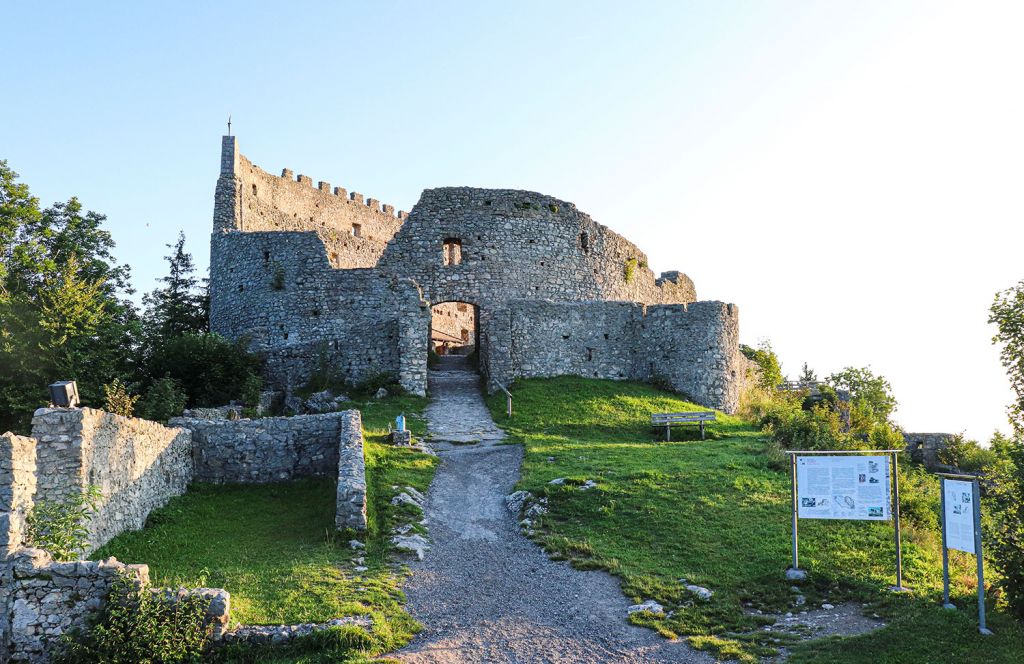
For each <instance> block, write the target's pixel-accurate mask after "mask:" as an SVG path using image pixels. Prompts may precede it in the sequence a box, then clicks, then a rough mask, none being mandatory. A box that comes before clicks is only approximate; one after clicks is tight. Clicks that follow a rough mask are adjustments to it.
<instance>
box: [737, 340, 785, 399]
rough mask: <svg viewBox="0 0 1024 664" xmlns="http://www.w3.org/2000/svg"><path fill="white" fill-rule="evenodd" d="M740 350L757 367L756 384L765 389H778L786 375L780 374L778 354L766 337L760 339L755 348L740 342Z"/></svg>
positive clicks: (780, 365)
mask: <svg viewBox="0 0 1024 664" xmlns="http://www.w3.org/2000/svg"><path fill="white" fill-rule="evenodd" d="M740 352H741V353H743V355H744V356H745V357H746V358H747V359H748V360H753V361H754V362H755V363H756V364H757V367H758V373H759V377H758V381H757V382H758V385H760V386H761V387H762V388H764V389H766V390H775V389H778V387H779V385H782V383H783V382H785V380H786V377H785V376H784V375H783V374H782V364H780V363H779V356H778V355H776V354H775V351H774V350H773V349H772V344H771V342H770V341H768V340H767V339H765V340H763V341H761V343H759V344H758V346H757V348H751V347H750V346H747V345H744V344H741V345H740Z"/></svg>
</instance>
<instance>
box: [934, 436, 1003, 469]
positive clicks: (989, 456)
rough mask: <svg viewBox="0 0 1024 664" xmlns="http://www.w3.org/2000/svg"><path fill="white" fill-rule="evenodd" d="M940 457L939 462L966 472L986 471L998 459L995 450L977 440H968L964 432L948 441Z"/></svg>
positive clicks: (939, 453)
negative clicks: (981, 444) (985, 446)
mask: <svg viewBox="0 0 1024 664" xmlns="http://www.w3.org/2000/svg"><path fill="white" fill-rule="evenodd" d="M938 458H939V463H944V464H946V465H947V466H953V467H954V468H959V469H960V470H962V471H963V472H965V473H984V472H985V471H986V470H988V469H989V468H991V467H992V466H994V465H995V464H996V463H997V461H998V457H997V456H996V453H995V451H993V450H991V449H985V448H984V447H981V446H980V445H978V443H977V441H974V440H967V439H966V438H965V437H964V435H963V434H962V433H958V434H956V435H954V436H953V437H951V438H950V439H949V440H947V441H946V444H945V446H943V447H942V448H940V449H939V451H938Z"/></svg>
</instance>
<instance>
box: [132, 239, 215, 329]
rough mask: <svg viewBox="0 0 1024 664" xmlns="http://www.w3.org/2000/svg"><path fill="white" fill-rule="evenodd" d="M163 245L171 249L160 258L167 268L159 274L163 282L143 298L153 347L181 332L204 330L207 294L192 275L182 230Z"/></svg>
mask: <svg viewBox="0 0 1024 664" xmlns="http://www.w3.org/2000/svg"><path fill="white" fill-rule="evenodd" d="M167 248H168V249H170V250H171V253H170V255H168V256H164V259H165V260H166V261H167V263H168V264H169V266H170V269H169V270H168V273H167V276H166V277H161V278H160V282H161V283H163V284H164V285H163V287H162V288H158V289H156V290H154V291H153V292H151V293H148V294H147V295H146V296H145V297H144V298H143V302H144V303H145V305H146V314H145V328H146V335H147V337H148V338H149V339H150V342H151V346H153V347H154V348H155V347H157V346H160V345H162V344H163V343H165V342H166V341H168V340H170V339H174V338H175V337H179V336H181V335H183V334H201V333H203V332H206V330H207V297H206V293H205V289H204V288H202V286H201V284H200V281H199V279H198V278H197V277H196V276H195V271H196V268H195V264H194V263H193V262H192V254H190V253H188V252H186V251H185V234H184V233H181V232H179V233H178V241H177V242H175V243H174V244H169V245H167Z"/></svg>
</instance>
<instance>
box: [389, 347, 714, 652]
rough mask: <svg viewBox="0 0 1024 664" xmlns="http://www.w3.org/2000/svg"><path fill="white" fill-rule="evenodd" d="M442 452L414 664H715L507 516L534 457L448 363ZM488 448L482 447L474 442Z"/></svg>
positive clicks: (430, 500) (442, 381)
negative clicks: (641, 617)
mask: <svg viewBox="0 0 1024 664" xmlns="http://www.w3.org/2000/svg"><path fill="white" fill-rule="evenodd" d="M429 380H430V394H431V403H430V406H429V407H428V408H427V411H426V415H427V419H428V425H429V431H430V433H431V434H433V438H432V439H431V440H430V445H431V446H432V447H433V448H434V449H435V450H436V451H437V452H438V453H439V455H440V458H441V464H440V466H439V468H438V471H437V475H436V476H435V478H434V482H433V484H431V486H430V491H429V493H428V496H427V503H426V510H425V511H426V518H427V523H428V527H429V529H430V539H431V544H430V549H429V550H428V551H427V552H426V556H425V558H424V560H422V561H418V562H413V563H411V569H412V572H413V574H412V577H411V578H410V580H409V582H408V584H407V585H406V588H405V591H406V593H407V595H408V599H409V610H410V611H411V613H412V614H413V616H415V618H416V619H417V620H419V621H420V623H422V625H423V631H422V632H420V633H419V634H418V635H417V637H416V638H415V639H414V640H413V642H412V643H410V644H409V645H408V646H407V647H406V648H404V649H403V650H401V651H399V652H397V653H393V654H392V655H391V656H392V657H397V658H398V659H399V660H400V661H403V662H450V663H456V662H458V663H462V662H516V663H520V662H523V663H526V662H556V663H560V662H710V661H713V660H712V658H711V657H709V656H708V655H706V654H704V653H699V652H696V651H694V650H692V649H691V648H689V647H688V646H687V645H685V644H684V643H682V642H672V641H668V640H666V639H664V638H662V637H660V636H658V635H657V634H655V633H654V632H652V631H649V630H647V629H643V628H640V627H634V626H632V625H630V624H629V623H628V622H627V621H626V608H627V606H629V604H630V602H629V601H628V600H627V599H626V598H625V597H624V596H623V594H622V591H621V590H620V588H619V583H618V581H617V580H616V579H615V578H613V577H611V576H609V575H608V574H605V573H603V572H581V571H578V570H574V569H573V568H572V567H570V566H569V565H568V564H567V563H563V562H554V561H552V560H550V559H548V557H547V556H546V555H545V554H544V552H543V551H542V550H541V549H540V548H539V547H538V546H537V545H536V544H534V543H533V542H531V541H530V540H528V539H527V538H526V537H524V536H523V535H522V534H521V533H520V532H519V528H518V525H517V523H516V521H515V519H514V517H513V515H512V514H511V513H510V512H509V511H508V510H507V509H506V507H505V496H506V495H507V494H509V493H511V492H512V490H513V486H514V485H515V483H516V481H517V480H518V478H519V472H520V465H521V463H522V456H523V450H522V448H521V447H520V446H518V445H506V444H502V437H503V435H502V433H501V431H500V430H499V429H498V428H497V427H496V426H495V424H494V422H493V420H492V419H491V417H490V414H489V412H488V410H487V408H486V406H485V404H484V402H483V398H482V396H481V392H480V382H479V380H480V379H479V376H477V374H476V373H474V372H472V371H470V370H468V369H467V368H466V367H465V366H464V365H461V364H460V360H459V358H442V364H441V366H440V367H439V370H437V371H431V372H430V376H429ZM470 441H479V442H470Z"/></svg>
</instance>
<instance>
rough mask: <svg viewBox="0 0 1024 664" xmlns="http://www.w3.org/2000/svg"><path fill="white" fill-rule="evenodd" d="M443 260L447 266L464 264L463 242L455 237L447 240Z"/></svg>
mask: <svg viewBox="0 0 1024 664" xmlns="http://www.w3.org/2000/svg"><path fill="white" fill-rule="evenodd" d="M443 260H444V264H445V265H458V264H459V263H461V262H462V240H460V239H458V238H454V237H450V238H447V239H445V241H444V253H443Z"/></svg>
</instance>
